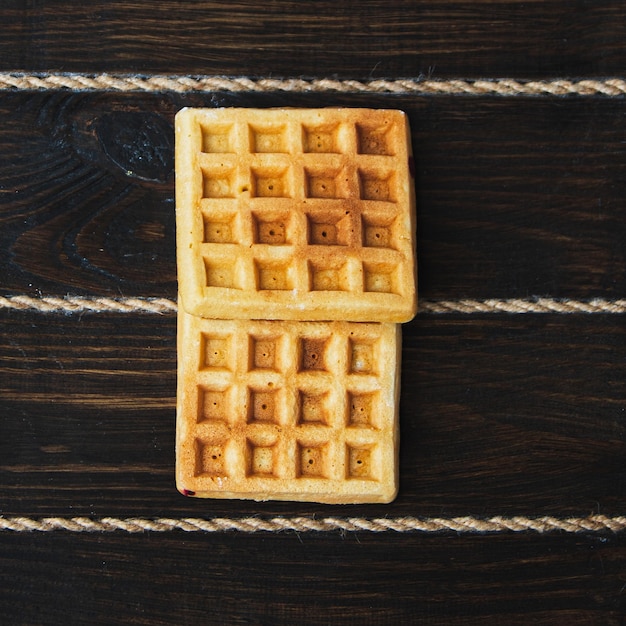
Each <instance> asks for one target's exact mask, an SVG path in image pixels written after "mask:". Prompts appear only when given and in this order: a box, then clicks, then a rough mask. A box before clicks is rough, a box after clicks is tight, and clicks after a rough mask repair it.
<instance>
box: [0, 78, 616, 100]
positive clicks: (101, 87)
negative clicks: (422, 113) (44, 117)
mask: <svg viewBox="0 0 626 626" xmlns="http://www.w3.org/2000/svg"><path fill="white" fill-rule="evenodd" d="M2 90H4V91H22V90H37V91H42V90H72V91H125V92H128V91H137V92H161V91H173V92H178V93H184V92H209V91H211V92H215V91H231V92H242V91H248V92H267V91H288V92H296V93H307V92H339V93H394V94H403V93H412V94H419V95H472V96H485V95H491V96H598V95H600V96H608V97H619V96H624V95H626V81H625V80H623V79H621V78H605V79H598V80H594V79H592V80H589V79H585V80H563V79H555V80H539V81H536V80H535V81H522V80H516V79H512V78H496V79H454V80H433V79H426V78H403V79H397V80H369V81H358V80H335V79H327V78H321V79H308V80H307V79H302V78H285V79H280V78H249V77H226V76H167V75H150V76H141V75H124V74H108V73H101V74H79V73H49V72H41V73H28V72H0V91H2Z"/></svg>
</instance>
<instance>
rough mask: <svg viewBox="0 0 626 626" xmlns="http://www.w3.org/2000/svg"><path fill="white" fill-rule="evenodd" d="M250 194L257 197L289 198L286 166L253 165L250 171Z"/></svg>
mask: <svg viewBox="0 0 626 626" xmlns="http://www.w3.org/2000/svg"><path fill="white" fill-rule="evenodd" d="M251 176H252V189H251V194H252V196H253V197H257V198H290V197H291V189H290V184H289V168H288V167H270V166H267V167H255V168H253V169H252V172H251Z"/></svg>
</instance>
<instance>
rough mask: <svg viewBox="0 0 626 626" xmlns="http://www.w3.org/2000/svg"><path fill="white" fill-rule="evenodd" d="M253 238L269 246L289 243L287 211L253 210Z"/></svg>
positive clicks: (255, 241) (288, 217)
mask: <svg viewBox="0 0 626 626" xmlns="http://www.w3.org/2000/svg"><path fill="white" fill-rule="evenodd" d="M252 220H253V240H254V243H261V244H265V245H269V246H280V245H284V244H286V243H290V240H291V236H290V232H289V226H290V216H289V213H284V212H283V213H276V212H268V211H263V212H261V211H255V212H253V213H252Z"/></svg>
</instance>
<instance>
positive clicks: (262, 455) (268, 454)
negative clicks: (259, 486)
mask: <svg viewBox="0 0 626 626" xmlns="http://www.w3.org/2000/svg"><path fill="white" fill-rule="evenodd" d="M245 455H246V459H245V460H246V475H247V476H258V477H261V478H268V477H276V443H272V444H268V443H259V442H258V441H255V440H252V439H248V440H247V441H246V452H245Z"/></svg>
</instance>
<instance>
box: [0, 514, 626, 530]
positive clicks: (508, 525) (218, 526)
mask: <svg viewBox="0 0 626 626" xmlns="http://www.w3.org/2000/svg"><path fill="white" fill-rule="evenodd" d="M57 530H64V531H69V532H76V533H94V532H125V533H141V532H169V531H174V530H179V531H185V532H205V533H216V532H226V531H236V532H242V533H257V532H280V531H295V532H298V533H302V532H331V531H341V532H347V531H351V532H357V531H364V532H374V533H380V532H388V531H393V532H397V533H410V532H420V533H442V532H454V533H461V534H470V533H473V534H486V533H505V532H513V533H520V532H536V533H542V534H543V533H550V532H565V533H586V532H606V531H610V532H613V533H618V532H622V531H624V530H626V516H617V517H607V516H605V515H589V516H587V517H567V518H557V517H551V516H544V517H523V516H516V517H500V516H497V517H491V518H487V519H481V518H477V517H472V516H465V517H452V518H438V517H429V518H418V517H398V518H365V517H346V518H342V517H325V518H320V519H316V518H312V517H273V518H270V519H262V518H259V517H244V518H224V517H215V518H212V519H199V518H183V519H173V518H167V517H159V518H155V519H148V518H141V517H129V518H116V517H103V518H100V519H93V518H88V517H71V518H65V517H44V518H40V519H34V518H30V517H4V516H2V517H0V531H13V532H35V531H36V532H51V531H57Z"/></svg>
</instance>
